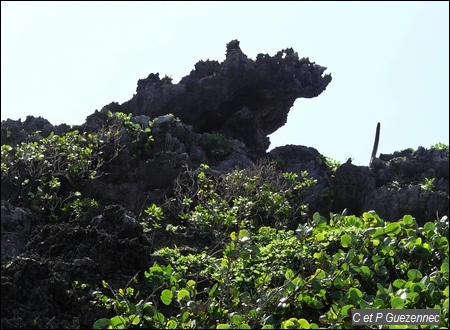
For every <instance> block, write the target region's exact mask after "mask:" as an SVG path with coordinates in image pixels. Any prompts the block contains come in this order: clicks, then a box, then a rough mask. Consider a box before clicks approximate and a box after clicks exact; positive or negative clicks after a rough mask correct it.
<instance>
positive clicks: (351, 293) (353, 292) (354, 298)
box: [347, 288, 363, 306]
mask: <svg viewBox="0 0 450 330" xmlns="http://www.w3.org/2000/svg"><path fill="white" fill-rule="evenodd" d="M362 297H363V294H362V292H361V290H359V289H358V288H350V289H349V290H348V293H347V298H348V299H349V300H350V301H351V303H352V304H353V305H355V306H357V305H359V302H360V301H361V299H362Z"/></svg>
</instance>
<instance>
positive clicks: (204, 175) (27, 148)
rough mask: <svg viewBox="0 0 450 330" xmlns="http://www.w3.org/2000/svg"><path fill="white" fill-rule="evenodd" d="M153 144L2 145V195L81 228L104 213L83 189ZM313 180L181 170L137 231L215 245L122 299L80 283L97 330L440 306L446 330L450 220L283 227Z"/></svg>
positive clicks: (115, 122) (218, 145) (152, 272)
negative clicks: (191, 236)
mask: <svg viewBox="0 0 450 330" xmlns="http://www.w3.org/2000/svg"><path fill="white" fill-rule="evenodd" d="M126 133H128V134H127V136H131V137H132V139H129V140H126V139H125V134H126ZM150 133H151V131H150V130H146V131H143V130H141V129H140V126H139V125H134V124H133V123H131V122H130V117H129V116H126V115H124V114H116V115H112V114H111V116H110V118H109V122H108V126H105V128H104V130H103V131H101V132H100V133H99V134H97V135H93V134H91V133H80V132H78V131H77V130H74V131H71V132H69V133H67V134H65V135H63V136H58V135H55V134H51V135H50V136H48V137H45V138H42V139H36V141H30V142H23V143H22V144H20V145H17V146H10V145H2V146H1V157H2V163H1V168H2V190H3V189H6V190H7V192H4V193H8V194H9V195H10V196H15V197H14V199H15V201H16V202H17V203H18V204H21V205H24V206H27V207H30V208H32V209H33V210H34V211H35V212H40V213H42V214H43V215H47V216H48V217H49V218H51V219H52V221H74V220H75V221H76V220H77V219H80V218H82V217H83V216H84V215H85V213H86V212H87V211H91V210H93V209H95V208H98V207H99V203H98V202H97V201H96V200H94V199H92V198H90V197H89V196H82V195H81V193H80V192H79V191H78V190H77V189H76V188H77V183H79V182H83V181H86V180H93V179H95V178H96V177H98V176H101V175H102V166H103V165H104V164H106V163H108V162H111V161H112V160H113V159H114V158H115V157H116V156H117V155H118V153H119V152H120V151H121V149H122V148H124V146H125V144H126V143H138V142H139V143H149V142H151V135H150ZM208 143H209V145H210V148H211V150H209V152H210V154H211V155H217V156H219V157H221V156H223V155H225V154H226V153H227V152H228V148H229V145H228V142H227V140H225V139H223V138H221V137H220V136H219V135H217V134H211V135H210V136H209V139H208ZM447 148H448V147H447ZM314 183H315V182H314V180H312V179H311V178H310V177H309V176H308V173H307V172H302V173H300V174H296V173H287V172H282V171H281V170H279V168H278V166H277V163H276V162H274V161H268V160H266V161H261V162H259V163H255V164H254V165H253V166H250V167H248V168H246V169H243V170H238V169H236V170H234V171H232V172H230V173H218V172H216V171H213V170H212V169H211V168H210V167H209V166H208V165H205V164H203V165H201V166H200V167H199V168H197V169H189V168H188V169H186V171H185V172H183V173H182V174H181V175H180V176H179V177H178V178H177V180H175V182H174V186H173V195H172V196H171V197H170V198H168V199H167V200H165V201H164V202H163V203H161V204H151V205H149V206H148V207H147V208H145V210H144V212H143V214H141V215H140V216H139V221H140V222H141V225H142V227H143V229H144V231H145V232H146V234H147V235H148V236H149V237H151V236H152V234H153V233H154V232H155V231H156V230H161V229H163V230H164V232H165V235H167V236H168V237H169V236H172V237H174V236H175V237H176V236H177V235H179V236H182V233H183V231H185V230H186V229H187V228H195V229H196V230H198V231H203V232H206V233H209V235H211V236H212V237H214V240H213V241H214V245H212V246H211V245H210V246H204V247H203V248H202V249H192V248H189V247H186V246H182V245H180V246H178V245H175V246H173V247H169V246H166V247H160V248H158V249H156V250H155V251H154V252H153V254H154V255H155V256H159V257H161V258H163V259H164V260H166V261H167V262H166V263H165V264H160V263H154V264H153V265H152V266H151V267H150V268H149V269H143V270H142V273H143V274H141V276H139V278H140V281H141V282H142V281H144V282H145V288H146V289H145V290H142V288H143V287H144V286H142V283H138V274H136V276H135V277H134V278H131V279H129V282H128V283H126V284H124V286H123V287H122V288H115V287H113V286H111V285H110V284H109V283H108V279H107V278H105V279H104V281H103V282H102V283H101V284H100V283H99V285H101V290H93V287H91V284H87V283H80V282H77V281H75V282H74V283H73V287H74V288H76V290H80V291H86V292H89V291H92V293H91V295H92V305H96V306H100V307H102V308H104V310H105V313H104V314H105V317H104V318H101V319H98V320H97V321H96V322H95V323H94V324H93V328H95V329H105V328H119V329H122V328H217V329H231V328H243V329H245V328H247V329H250V328H263V329H274V328H283V329H290V328H311V329H312V328H349V327H351V317H350V316H351V310H352V309H367V308H379V309H390V308H394V309H403V308H408V309H432V308H439V309H440V310H441V317H440V320H441V324H440V326H439V328H443V327H447V326H448V322H449V284H448V283H449V243H448V234H449V221H448V217H447V216H444V217H442V218H437V219H429V220H428V222H426V223H425V224H424V225H423V226H419V225H418V224H417V222H416V219H415V218H414V217H412V216H410V215H405V216H404V217H403V218H402V219H398V221H393V222H390V221H384V220H383V219H381V218H380V217H379V216H378V215H377V214H376V212H375V211H370V210H367V212H365V213H364V214H362V215H361V216H356V215H347V214H346V212H345V211H343V212H342V213H341V214H330V215H329V216H324V215H321V214H318V213H315V214H314V215H313V216H312V217H311V218H312V219H310V221H309V222H307V223H300V224H299V225H298V226H297V227H296V229H289V228H291V227H292V224H293V223H298V222H299V221H298V220H299V219H300V218H301V217H302V216H304V215H305V214H306V212H307V211H308V205H307V197H308V189H309V188H310V187H311V186H312V185H314ZM124 262H126V260H124ZM138 284H140V285H139V286H138ZM138 287H139V288H141V289H140V291H139V290H138ZM414 327H415V326H414ZM422 328H433V326H422Z"/></svg>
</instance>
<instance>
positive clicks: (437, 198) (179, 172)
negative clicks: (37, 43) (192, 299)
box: [1, 40, 449, 329]
mask: <svg viewBox="0 0 450 330" xmlns="http://www.w3.org/2000/svg"><path fill="white" fill-rule="evenodd" d="M324 71H325V68H324V67H321V66H319V65H316V64H314V63H312V62H310V61H309V60H308V59H307V58H306V59H305V58H303V59H299V58H298V55H297V53H295V52H294V51H293V50H292V49H290V48H289V49H285V50H283V51H280V52H278V53H277V54H276V55H275V56H269V55H263V54H259V55H258V56H257V58H256V60H255V61H253V60H251V59H249V58H247V56H246V55H245V54H243V53H242V51H241V50H240V48H239V42H238V41H237V40H234V41H231V42H230V43H229V44H228V45H227V54H226V59H225V61H224V62H223V63H219V62H217V61H200V62H198V63H197V64H196V65H195V70H193V71H192V72H191V73H190V74H189V75H188V76H186V77H184V78H183V79H181V81H180V82H179V83H178V84H172V82H171V80H170V78H167V77H166V78H163V79H160V78H159V76H158V74H150V75H149V76H148V77H147V78H146V79H142V80H140V81H139V82H138V87H137V94H136V95H135V96H133V98H132V99H131V100H129V101H128V102H125V103H124V104H122V105H121V104H118V103H116V102H112V103H110V104H108V105H106V106H105V107H103V109H102V110H101V111H95V112H94V113H93V114H91V115H90V116H88V117H87V118H86V122H85V123H84V124H83V125H79V126H74V127H69V126H68V125H66V124H63V125H59V126H53V125H52V124H50V123H49V122H48V121H47V120H46V119H44V118H41V117H37V118H36V117H32V116H28V117H27V119H26V120H25V121H24V122H22V121H21V120H18V121H13V120H10V119H8V120H4V121H2V123H1V140H2V189H1V199H2V203H1V207H2V228H1V229H2V233H1V235H2V240H1V256H2V280H1V292H2V295H1V299H2V305H1V315H2V318H1V327H2V329H3V328H4V329H6V328H92V325H93V323H94V322H95V321H96V320H98V319H99V318H104V317H112V316H113V315H112V314H111V313H113V311H112V310H110V314H108V315H106V314H105V313H107V312H105V310H104V309H100V308H98V307H96V306H94V305H93V304H92V300H93V297H92V292H94V291H97V290H102V289H103V287H102V286H101V283H102V280H106V281H107V282H108V283H110V284H111V285H113V286H114V287H115V288H124V287H125V286H127V283H129V281H130V279H131V278H132V277H133V276H135V275H136V274H138V275H137V278H138V280H139V281H138V284H136V286H137V287H136V289H137V291H140V292H141V294H142V296H141V297H143V296H145V295H146V294H150V293H148V287H147V288H146V287H144V286H145V284H146V283H145V280H144V279H143V278H142V277H143V271H146V270H148V268H149V267H150V266H151V265H152V264H153V262H155V261H157V262H158V263H159V264H161V265H163V264H167V260H165V259H164V258H162V257H158V256H155V255H152V253H154V251H155V250H156V249H160V248H163V247H166V246H170V247H174V246H177V247H179V248H180V249H181V250H183V251H191V250H195V251H199V250H202V249H205V248H206V247H207V246H209V247H214V248H213V249H216V248H218V247H219V246H220V244H222V243H223V242H222V243H221V241H220V240H218V238H217V237H216V233H215V232H214V231H212V230H203V229H202V230H200V229H199V228H196V227H189V226H188V225H186V223H185V222H182V219H181V217H180V216H179V213H177V211H179V209H177V208H176V206H177V205H175V206H174V205H172V206H173V208H171V207H170V205H171V203H172V202H173V203H176V202H177V201H179V202H180V201H182V200H183V196H184V195H182V193H183V192H184V191H185V190H187V191H189V190H190V191H191V192H193V193H192V196H194V195H195V194H197V193H198V190H196V189H197V188H198V187H196V186H195V182H194V181H195V180H194V177H193V176H192V177H191V176H190V175H194V173H198V172H196V171H198V170H199V166H200V165H201V164H207V165H209V167H210V169H211V173H215V174H217V175H222V174H225V175H227V173H229V172H230V171H233V170H234V169H236V168H238V169H245V170H248V169H250V170H251V169H252V166H253V165H256V166H257V165H258V162H259V161H265V160H266V158H269V159H272V160H276V162H277V165H278V166H279V167H277V169H278V168H279V169H281V170H282V171H283V172H294V173H297V174H299V175H302V173H304V171H307V172H308V176H307V177H308V178H310V179H311V180H314V181H315V182H316V183H315V184H314V185H311V186H310V187H309V188H308V189H306V190H301V191H299V192H298V195H299V196H293V198H292V201H293V202H292V203H293V204H294V202H295V201H297V202H296V204H295V205H291V206H292V210H294V211H295V212H296V213H295V215H294V216H293V217H292V219H291V217H289V220H291V221H290V223H289V224H288V227H289V228H291V229H295V228H296V226H297V225H298V223H299V222H302V221H305V220H306V219H307V218H308V217H311V216H312V215H313V213H315V212H319V213H320V214H322V215H324V216H328V214H329V212H334V213H338V212H339V213H340V212H342V211H343V209H347V213H348V214H355V215H360V214H361V213H363V212H365V211H369V210H372V209H373V210H375V211H376V212H377V213H378V214H379V215H380V216H381V217H382V218H383V219H385V220H397V219H399V218H400V217H402V216H403V215H405V214H411V215H413V216H414V217H416V218H417V221H418V222H419V224H423V223H424V222H425V221H433V220H434V219H435V217H436V214H438V215H439V216H444V215H448V213H449V203H448V202H449V194H448V193H449V173H448V169H449V155H448V149H446V150H436V149H424V148H419V149H418V150H417V151H414V152H413V151H411V150H405V151H403V152H399V153H394V154H393V155H381V156H380V158H379V159H376V160H375V162H374V166H373V168H371V169H370V168H368V167H365V166H354V165H352V164H351V163H346V164H343V165H342V166H340V167H339V168H338V170H337V172H336V173H334V169H333V168H332V166H334V165H331V164H330V163H329V162H328V161H326V157H324V156H323V155H321V154H320V153H319V152H318V151H317V150H316V149H314V148H311V147H305V146H293V145H288V146H284V147H278V148H275V149H274V150H272V151H270V152H269V153H266V150H267V148H268V146H269V139H268V137H267V136H268V134H271V133H273V132H274V131H275V130H277V129H278V128H279V127H281V126H282V125H283V124H284V123H285V122H286V118H287V114H288V111H289V109H290V108H291V106H292V105H293V103H294V101H295V99H297V98H299V97H306V98H309V97H315V96H317V95H319V94H320V93H321V92H322V91H324V90H325V88H326V87H327V85H328V83H329V82H330V81H331V76H330V75H325V76H323V72H324ZM109 111H111V112H112V113H117V112H124V113H129V112H131V113H132V114H133V116H132V117H131V118H129V122H127V123H125V122H124V121H121V119H120V118H119V117H120V116H119V117H115V116H111V115H110V113H109ZM170 114H172V115H170ZM130 122H131V123H133V125H134V124H137V125H138V126H137V127H140V128H141V130H139V129H137V128H136V126H133V125H131V124H130ZM146 129H150V130H151V137H152V139H149V136H147V132H148V130H147V131H144V130H146ZM73 130H77V131H79V132H80V133H82V134H81V135H82V136H83V137H86V136H89V135H91V136H94V137H95V141H96V142H98V146H97V147H94V146H91V147H92V149H95V150H91V152H94V153H95V152H96V154H95V155H96V158H92V159H89V161H90V162H89V163H87V165H86V164H85V166H87V167H89V166H92V167H93V168H94V169H95V175H93V176H80V177H76V179H73V178H72V179H71V178H70V177H69V173H68V172H64V173H63V172H61V171H60V170H61V169H60V168H59V167H60V166H61V164H62V163H61V162H66V163H67V159H68V156H66V153H65V152H64V150H67V149H64V150H62V151H61V150H60V149H56V150H60V151H57V152H55V149H54V147H55V146H54V145H53V146H52V145H50V146H49V145H44V143H43V142H42V139H43V138H45V137H47V136H48V135H49V134H51V133H52V132H53V133H54V134H55V135H60V136H62V135H64V134H65V133H67V132H69V131H73ZM136 133H137V134H136ZM142 133H143V134H142ZM148 134H150V133H148ZM22 142H25V144H24V146H25V147H28V145H27V144H26V143H27V142H38V144H37V145H38V146H39V147H42V148H40V149H39V152H38V153H34V155H31V156H29V157H27V159H26V160H27V162H24V159H22V158H20V157H17V154H16V152H17V145H20V144H21V143H22ZM39 143H41V144H40V145H39ZM6 144H7V145H9V146H5V148H3V146H4V145H6ZM14 147H16V149H14ZM46 148H47V149H46ZM30 149H32V150H34V149H33V145H32V146H31V147H30ZM77 150H78V149H77ZM80 154H81V153H79V152H78V153H74V154H73V155H71V156H72V157H73V158H77V156H79V155H80ZM87 154H90V153H87ZM99 158H100V160H99ZM43 162H47V163H45V164H46V165H45V166H44V165H43V164H44V163H43ZM262 163H264V162H262ZM11 164H13V165H14V166H12V165H11ZM271 164H272V166H274V167H275V165H274V164H273V163H271ZM3 165H5V166H3ZM9 165H11V168H9V167H8V166H9ZM62 170H64V171H67V168H62ZM71 173H72V172H71ZM75 173H78V172H77V171H75ZM249 173H251V172H249ZM257 173H259V174H260V172H258V169H256V170H255V172H253V174H254V175H256V174H257ZM62 174H65V175H62ZM72 174H73V173H72ZM215 174H214V175H215ZM183 175H185V176H186V177H187V179H186V180H181V179H180V178H182V177H183ZM54 176H58V178H59V179H60V180H61V187H60V188H59V189H58V190H57V192H58V194H57V196H56V197H57V199H55V200H51V201H52V202H54V203H56V206H59V207H60V206H62V205H61V203H63V205H64V202H65V201H72V206H74V204H73V201H74V199H73V197H74V196H75V195H74V194H75V192H77V195H78V194H80V195H81V196H82V197H83V198H87V199H94V200H95V201H97V202H98V204H99V207H98V208H95V209H93V210H91V209H89V210H88V211H87V212H84V213H83V212H81V214H82V215H81V216H79V217H73V218H72V217H70V216H71V215H72V214H71V213H70V212H68V213H69V216H67V213H64V216H63V215H60V214H57V215H55V214H53V210H55V209H57V207H56V208H55V204H51V205H52V206H53V207H54V208H51V209H50V208H49V207H47V208H45V207H43V206H42V204H39V203H37V202H39V196H37V190H36V189H37V187H39V185H40V184H42V182H44V181H45V180H47V181H48V180H50V179H51V178H52V177H54ZM276 176H277V177H282V176H283V174H282V173H279V172H276ZM250 177H251V176H250ZM268 178H272V176H271V175H268ZM191 179H192V180H191ZM25 181H30V183H29V184H27V183H26V182H25ZM226 187H227V186H226V185H224V186H222V189H224V190H226V189H227V188H226ZM47 188H48V187H47ZM177 189H178V190H177ZM216 189H218V190H217V192H218V193H227V191H220V185H219V186H216ZM278 190H280V191H282V189H277V191H278ZM47 192H48V190H47ZM50 192H52V191H51V190H50ZM43 193H44V192H42V191H41V195H40V198H42V196H46V195H42V194H43ZM177 193H178V195H177ZM231 193H233V191H231ZM180 194H181V195H180ZM230 196H232V195H230ZM176 197H178V199H177V198H176ZM234 197H235V196H234ZM297 197H301V199H300V198H299V199H296V198H297ZM300 200H301V202H298V201H300ZM230 201H231V199H230ZM41 202H42V201H41ZM290 202H291V201H290ZM78 203H82V201H78ZM303 203H308V205H309V209H308V211H307V214H305V213H304V212H303V211H302V212H300V210H303V209H304V206H305V205H304V204H303ZM152 204H156V205H157V206H158V207H161V208H162V209H164V219H163V220H162V222H158V223H156V224H154V223H153V224H152V223H151V221H153V220H152V219H151V216H150V220H149V218H148V217H140V216H141V215H142V213H143V212H144V210H145V209H146V208H147V207H149V206H151V205H152ZM38 206H39V207H40V208H39V207H38ZM178 206H179V207H180V208H184V207H185V205H184V204H183V203H180V205H178ZM297 210H298V211H299V212H297ZM261 214H263V215H264V214H269V213H264V212H260V213H255V216H259V215H261ZM259 220H261V223H263V224H265V225H266V224H267V225H271V224H272V223H273V221H274V217H271V216H261V218H260V219H259ZM139 221H143V222H142V223H143V224H142V223H140V222H139ZM152 225H153V227H152ZM169 225H170V226H171V227H166V226H169ZM185 225H186V226H185ZM143 226H145V227H146V229H149V231H148V232H147V230H144V228H143ZM167 228H172V230H168V229H167ZM217 252H218V250H217V251H215V252H214V253H217ZM76 283H78V284H86V285H87V287H86V288H82V287H81V286H80V285H77V284H76ZM106 291H107V290H106ZM150 298H154V299H155V300H154V301H159V296H154V297H150Z"/></svg>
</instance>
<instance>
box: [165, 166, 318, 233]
mask: <svg viewBox="0 0 450 330" xmlns="http://www.w3.org/2000/svg"><path fill="white" fill-rule="evenodd" d="M313 184H315V181H314V180H312V179H311V178H309V177H308V173H307V172H306V171H305V172H302V173H301V175H300V176H299V175H297V174H295V173H283V172H281V171H279V170H278V169H277V166H276V163H275V161H270V160H265V161H261V162H258V163H256V164H254V165H252V166H250V167H248V168H246V169H243V170H234V171H232V172H230V173H222V174H220V173H215V172H214V171H212V170H211V169H210V168H209V166H208V165H205V164H203V165H201V166H200V168H199V169H198V170H197V171H189V170H187V171H186V172H185V173H183V174H182V175H181V176H180V177H179V178H178V179H177V180H176V181H175V186H174V190H175V197H174V198H173V199H172V200H170V201H169V202H168V205H167V206H166V207H167V208H169V209H170V210H171V211H172V212H175V213H177V216H179V217H180V218H181V219H182V220H184V221H185V222H186V223H188V224H191V225H194V226H197V227H199V228H209V229H213V230H216V231H218V232H222V233H225V234H226V233H229V232H230V231H235V230H238V229H239V228H241V227H242V228H257V227H259V226H262V225H269V224H270V225H273V226H275V227H282V226H284V225H286V224H287V223H288V222H289V221H292V222H295V221H297V222H298V219H299V218H300V217H301V216H302V215H304V213H305V211H306V210H307V205H306V204H305V203H303V200H304V198H305V197H306V196H303V194H302V191H303V190H304V189H305V188H308V187H310V186H311V185H313Z"/></svg>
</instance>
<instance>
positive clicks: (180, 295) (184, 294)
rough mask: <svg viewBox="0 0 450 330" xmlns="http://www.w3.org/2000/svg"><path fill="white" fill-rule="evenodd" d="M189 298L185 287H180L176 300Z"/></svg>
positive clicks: (189, 295)
mask: <svg viewBox="0 0 450 330" xmlns="http://www.w3.org/2000/svg"><path fill="white" fill-rule="evenodd" d="M190 298H191V294H190V293H189V291H188V290H186V289H181V290H180V291H178V293H177V300H185V299H186V300H187V299H190Z"/></svg>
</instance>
